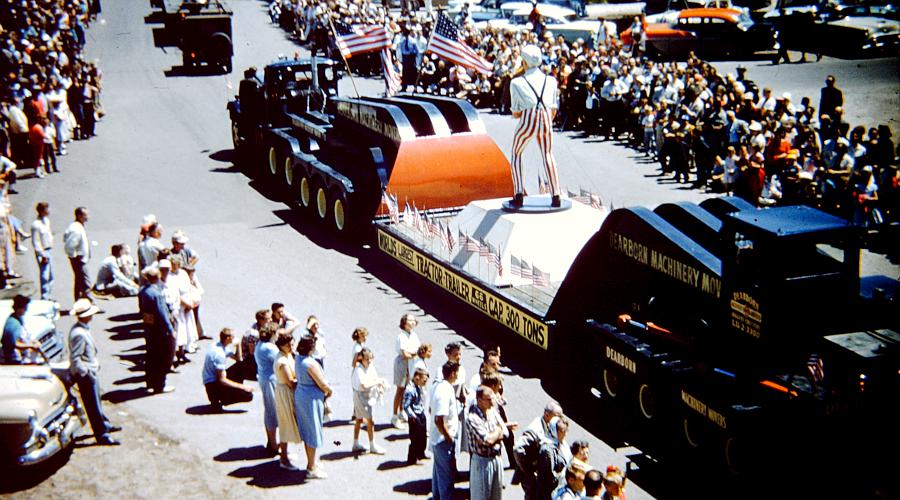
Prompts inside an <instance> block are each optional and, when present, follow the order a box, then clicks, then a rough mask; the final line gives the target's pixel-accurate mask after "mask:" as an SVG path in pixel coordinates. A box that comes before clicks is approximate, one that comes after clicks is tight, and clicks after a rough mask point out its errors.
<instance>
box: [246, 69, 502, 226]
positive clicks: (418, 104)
mask: <svg viewBox="0 0 900 500" xmlns="http://www.w3.org/2000/svg"><path fill="white" fill-rule="evenodd" d="M338 68H339V66H338V65H337V63H335V62H334V61H331V60H327V59H316V60H312V59H303V60H297V59H294V60H283V61H278V62H275V63H272V64H270V65H268V66H266V68H265V69H264V70H263V71H262V72H261V73H260V72H256V73H254V72H252V71H249V72H248V73H246V74H245V78H244V80H243V81H242V82H241V84H240V88H239V93H238V96H237V97H236V99H235V100H233V101H231V102H230V103H229V104H228V109H229V114H230V116H231V121H232V139H233V142H234V146H235V150H236V151H237V152H238V156H239V161H240V162H243V163H244V165H245V166H246V167H247V169H248V170H249V171H250V174H251V175H254V176H257V177H260V178H262V179H264V180H265V181H266V182H268V183H269V184H270V185H272V186H273V187H275V188H277V189H278V191H279V192H280V194H282V195H283V196H284V197H285V198H286V199H287V200H288V201H290V202H296V203H297V204H298V205H299V206H300V209H301V210H303V211H304V212H305V213H307V214H308V215H309V219H311V220H313V221H315V222H317V223H319V224H321V225H323V226H325V227H326V228H329V229H331V230H334V231H336V232H338V233H342V234H353V233H355V232H356V231H357V230H364V229H367V228H369V227H371V221H372V220H373V218H374V217H375V214H376V212H377V210H378V209H379V206H380V204H381V200H382V193H384V192H385V190H387V191H388V192H391V193H395V194H397V195H399V196H402V198H401V200H409V201H411V202H413V200H414V203H417V204H418V206H419V207H428V208H430V209H440V208H451V207H459V206H462V205H465V204H466V203H468V202H470V201H472V200H475V199H478V198H481V197H484V196H500V195H501V194H505V193H507V192H509V191H510V190H511V189H512V182H511V180H510V178H509V166H508V165H509V164H508V163H507V161H506V158H505V157H504V156H503V153H501V152H500V150H499V149H498V148H497V145H496V144H495V143H494V142H493V140H491V138H490V137H489V136H488V135H487V133H486V131H485V128H484V124H483V123H482V122H481V119H480V118H479V117H478V112H477V111H476V110H475V108H474V107H473V106H472V105H471V104H469V103H467V102H465V101H461V100H457V99H450V98H445V97H438V96H415V95H404V94H400V95H398V96H395V97H391V98H374V97H359V98H347V97H340V96H338V92H337V81H338V79H339V76H340V75H339V73H338Z"/></svg>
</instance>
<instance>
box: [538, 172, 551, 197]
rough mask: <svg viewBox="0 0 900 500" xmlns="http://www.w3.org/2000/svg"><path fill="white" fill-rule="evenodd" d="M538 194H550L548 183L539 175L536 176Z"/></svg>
mask: <svg viewBox="0 0 900 500" xmlns="http://www.w3.org/2000/svg"><path fill="white" fill-rule="evenodd" d="M538 192H539V193H541V194H548V193H550V183H549V182H546V181H545V180H544V178H543V177H541V176H540V175H539V176H538Z"/></svg>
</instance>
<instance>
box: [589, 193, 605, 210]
mask: <svg viewBox="0 0 900 500" xmlns="http://www.w3.org/2000/svg"><path fill="white" fill-rule="evenodd" d="M591 207H592V208H596V209H597V210H600V209H601V208H602V207H603V203H601V202H600V195H599V194H597V193H591Z"/></svg>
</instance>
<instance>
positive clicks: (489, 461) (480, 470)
mask: <svg viewBox="0 0 900 500" xmlns="http://www.w3.org/2000/svg"><path fill="white" fill-rule="evenodd" d="M494 404H495V395H494V391H493V390H491V388H490V387H488V386H485V385H482V386H479V387H478V388H477V389H476V390H475V404H474V405H472V406H471V407H469V409H468V410H467V412H466V432H467V433H468V435H469V438H468V441H469V451H470V455H469V456H470V463H469V491H470V493H469V495H470V498H471V499H472V500H499V499H500V498H502V497H503V464H502V463H501V462H500V450H501V442H502V440H503V437H504V436H506V435H509V433H510V432H511V431H514V430H515V428H516V424H514V423H509V424H507V423H505V422H503V420H502V419H501V418H500V414H499V413H498V412H497V411H496V409H495V408H494Z"/></svg>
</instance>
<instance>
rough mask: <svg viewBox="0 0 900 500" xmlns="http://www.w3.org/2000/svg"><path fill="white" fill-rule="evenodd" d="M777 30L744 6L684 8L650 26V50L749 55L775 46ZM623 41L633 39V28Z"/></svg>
mask: <svg viewBox="0 0 900 500" xmlns="http://www.w3.org/2000/svg"><path fill="white" fill-rule="evenodd" d="M776 37H777V34H776V32H775V30H774V29H773V28H772V26H771V25H770V24H768V23H755V22H753V20H752V19H750V16H749V15H748V14H747V13H746V12H744V11H741V10H737V9H723V8H702V9H685V10H682V11H680V12H678V15H677V17H676V18H675V19H674V20H672V21H670V22H663V23H654V24H649V25H648V26H647V44H646V47H647V54H648V55H649V56H651V57H653V56H655V57H659V58H665V59H682V58H684V57H686V56H687V55H688V54H689V53H691V52H693V53H694V54H696V55H697V56H699V57H704V58H719V57H726V56H728V57H747V56H750V55H752V54H755V53H757V52H763V51H768V50H772V49H775V48H776V47H777V45H776ZM621 38H622V41H623V42H624V43H626V44H630V43H632V37H631V29H630V28H629V29H627V30H625V31H624V32H623V33H622V36H621Z"/></svg>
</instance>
